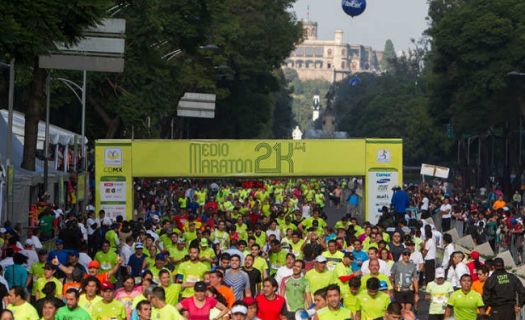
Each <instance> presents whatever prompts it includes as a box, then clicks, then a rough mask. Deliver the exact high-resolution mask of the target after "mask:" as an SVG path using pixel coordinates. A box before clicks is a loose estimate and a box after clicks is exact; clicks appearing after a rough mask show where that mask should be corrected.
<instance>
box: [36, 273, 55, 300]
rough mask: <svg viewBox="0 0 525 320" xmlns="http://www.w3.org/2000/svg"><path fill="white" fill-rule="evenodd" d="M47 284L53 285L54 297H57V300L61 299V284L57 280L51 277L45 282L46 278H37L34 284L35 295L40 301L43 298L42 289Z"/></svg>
mask: <svg viewBox="0 0 525 320" xmlns="http://www.w3.org/2000/svg"><path fill="white" fill-rule="evenodd" d="M48 282H54V283H55V285H56V290H55V297H57V298H58V299H60V298H62V282H60V280H58V279H57V278H55V277H52V278H51V279H49V280H47V279H46V278H38V280H37V281H36V282H35V293H36V294H37V296H38V298H39V299H40V298H43V297H44V296H45V295H44V293H43V292H42V290H43V289H44V286H45V285H46V283H48Z"/></svg>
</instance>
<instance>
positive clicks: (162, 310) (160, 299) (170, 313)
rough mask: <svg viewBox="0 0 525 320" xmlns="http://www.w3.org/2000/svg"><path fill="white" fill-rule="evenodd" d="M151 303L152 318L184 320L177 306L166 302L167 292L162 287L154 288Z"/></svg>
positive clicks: (154, 319) (153, 319)
mask: <svg viewBox="0 0 525 320" xmlns="http://www.w3.org/2000/svg"><path fill="white" fill-rule="evenodd" d="M151 304H152V305H153V311H152V313H151V320H184V318H183V317H182V316H181V315H180V313H179V311H178V310H177V308H175V307H174V306H172V305H171V304H168V303H166V294H165V292H164V288H162V287H156V288H154V289H153V291H152V293H151Z"/></svg>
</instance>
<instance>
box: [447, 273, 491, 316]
mask: <svg viewBox="0 0 525 320" xmlns="http://www.w3.org/2000/svg"><path fill="white" fill-rule="evenodd" d="M459 284H460V285H461V289H459V290H456V291H455V292H454V293H453V294H452V295H450V298H448V301H447V308H446V309H445V319H449V318H450V316H451V314H452V310H454V319H455V320H476V318H477V316H478V313H477V312H478V311H479V314H485V304H484V303H483V299H482V298H481V295H480V294H479V293H477V292H476V291H474V290H471V287H472V277H471V276H470V275H469V274H464V275H462V276H461V278H460V279H459Z"/></svg>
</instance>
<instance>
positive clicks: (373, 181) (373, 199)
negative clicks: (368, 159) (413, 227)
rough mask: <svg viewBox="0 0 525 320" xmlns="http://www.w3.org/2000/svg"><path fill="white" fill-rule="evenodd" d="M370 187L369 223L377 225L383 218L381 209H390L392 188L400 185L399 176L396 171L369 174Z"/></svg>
mask: <svg viewBox="0 0 525 320" xmlns="http://www.w3.org/2000/svg"><path fill="white" fill-rule="evenodd" d="M366 183H367V185H368V193H367V197H368V219H367V220H368V221H370V223H372V224H377V222H378V221H379V217H380V216H381V213H380V211H381V208H383V206H386V207H388V208H390V201H391V200H392V195H393V194H394V192H393V191H392V188H393V187H394V186H396V185H399V180H398V174H397V172H395V171H377V172H373V171H372V172H369V173H368V176H367V181H366Z"/></svg>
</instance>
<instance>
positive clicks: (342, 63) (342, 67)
mask: <svg viewBox="0 0 525 320" xmlns="http://www.w3.org/2000/svg"><path fill="white" fill-rule="evenodd" d="M345 67H346V65H345V62H344V61H343V62H341V69H344V68H345Z"/></svg>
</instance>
